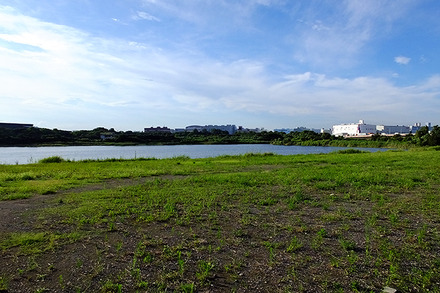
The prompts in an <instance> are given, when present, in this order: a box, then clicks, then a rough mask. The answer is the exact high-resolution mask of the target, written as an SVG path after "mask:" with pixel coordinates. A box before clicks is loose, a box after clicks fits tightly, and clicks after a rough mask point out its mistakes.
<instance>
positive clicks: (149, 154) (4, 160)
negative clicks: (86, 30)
mask: <svg viewBox="0 0 440 293" xmlns="http://www.w3.org/2000/svg"><path fill="white" fill-rule="evenodd" d="M343 149H347V148H344V147H315V146H281V145H271V144H234V145H172V146H168V145H167V146H163V145H161V146H145V145H140V146H63V147H0V164H7V165H11V164H31V163H36V162H38V161H39V160H41V159H44V158H47V157H52V156H60V157H62V158H64V159H66V160H72V161H80V160H85V159H110V158H116V159H133V158H157V159H163V158H172V157H178V156H188V157H190V158H193V159H196V158H209V157H218V156H222V155H240V154H246V153H275V154H279V155H298V154H320V153H330V152H334V151H338V150H343ZM354 149H359V150H365V151H370V152H377V151H384V150H386V149H380V148H354Z"/></svg>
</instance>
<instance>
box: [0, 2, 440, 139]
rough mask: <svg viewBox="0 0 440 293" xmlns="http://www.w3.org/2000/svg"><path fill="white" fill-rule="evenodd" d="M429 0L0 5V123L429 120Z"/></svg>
mask: <svg viewBox="0 0 440 293" xmlns="http://www.w3.org/2000/svg"><path fill="white" fill-rule="evenodd" d="M439 52H440V2H439V1H438V0H399V1H395V0H389V1H387V0H345V1H344V0H295V1H293V0H75V1H73V0H1V1H0V82H1V85H0V122H15V123H32V124H34V125H35V126H37V127H44V128H50V129H53V128H57V129H65V130H79V129H94V128H96V127H105V128H114V129H116V130H124V131H126V130H133V131H140V130H142V129H143V128H144V127H151V126H153V127H156V126H167V127H170V128H181V127H185V126H188V125H195V124H196V125H208V124H215V125H224V124H235V125H237V126H243V127H247V128H264V129H267V130H272V129H275V128H294V127H299V126H304V127H310V128H331V126H332V125H334V124H341V123H353V122H357V121H358V120H360V119H363V120H364V121H365V123H368V124H382V125H413V124H414V123H422V124H425V123H427V122H430V123H432V125H438V124H440V53H439Z"/></svg>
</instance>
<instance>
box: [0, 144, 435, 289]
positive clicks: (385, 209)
mask: <svg viewBox="0 0 440 293" xmlns="http://www.w3.org/2000/svg"><path fill="white" fill-rule="evenodd" d="M439 163H440V151H436V150H435V149H430V150H419V151H408V152H405V151H387V152H378V153H334V154H326V155H296V156H277V155H270V154H266V155H244V156H231V157H230V156H226V157H219V158H209V159H196V160H195V159H188V158H184V157H181V158H174V159H166V160H153V159H152V160H147V159H144V160H125V161H120V160H114V161H101V162H96V161H89V162H60V163H45V164H43V163H39V164H29V165H17V166H6V165H0V198H1V199H2V201H1V202H0V213H1V214H0V216H1V217H2V222H1V224H0V229H1V230H0V249H1V259H2V265H1V266H0V290H6V291H5V292H45V291H49V290H50V291H59V292H61V291H66V292H136V291H139V292H145V291H147V292H150V291H151V292H157V291H159V292H162V291H163V292H165V291H167V292H169V291H180V292H196V291H201V292H203V291H206V290H212V291H214V292H216V291H219V292H220V291H224V292H230V291H239V292H261V291H271V292H288V291H292V292H302V291H307V292H312V291H313V292H324V291H325V292H350V291H351V292H380V291H381V289H382V288H384V287H385V286H390V287H393V288H396V289H399V290H401V291H403V292H424V291H428V290H429V291H435V292H438V291H440V195H439V186H440V168H439V166H440V164H439Z"/></svg>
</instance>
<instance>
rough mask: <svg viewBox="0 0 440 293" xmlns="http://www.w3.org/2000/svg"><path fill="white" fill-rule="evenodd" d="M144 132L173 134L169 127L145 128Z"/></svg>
mask: <svg viewBox="0 0 440 293" xmlns="http://www.w3.org/2000/svg"><path fill="white" fill-rule="evenodd" d="M144 132H162V133H171V129H169V128H168V127H159V126H158V127H149V128H144Z"/></svg>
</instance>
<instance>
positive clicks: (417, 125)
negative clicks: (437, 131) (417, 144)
mask: <svg viewBox="0 0 440 293" xmlns="http://www.w3.org/2000/svg"><path fill="white" fill-rule="evenodd" d="M424 126H427V127H428V130H429V131H431V130H432V126H431V123H430V122H427V123H426V125H422V123H415V124H414V125H412V126H410V130H411V133H413V134H414V133H416V132H417V130H420V128H422V127H424Z"/></svg>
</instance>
